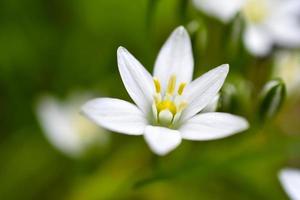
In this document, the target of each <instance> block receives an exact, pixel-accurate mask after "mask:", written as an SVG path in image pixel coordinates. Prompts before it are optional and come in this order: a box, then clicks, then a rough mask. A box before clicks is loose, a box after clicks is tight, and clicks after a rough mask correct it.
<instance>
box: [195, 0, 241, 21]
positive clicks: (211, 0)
mask: <svg viewBox="0 0 300 200" xmlns="http://www.w3.org/2000/svg"><path fill="white" fill-rule="evenodd" d="M244 2H245V0H221V1H220V0H194V4H195V6H196V7H197V8H198V9H200V10H202V11H203V12H205V13H206V14H208V15H211V16H214V17H217V18H219V19H220V20H222V21H223V22H228V21H230V20H231V19H232V18H233V17H234V16H235V15H236V14H237V13H238V12H239V10H240V9H241V7H242V5H243V4H244Z"/></svg>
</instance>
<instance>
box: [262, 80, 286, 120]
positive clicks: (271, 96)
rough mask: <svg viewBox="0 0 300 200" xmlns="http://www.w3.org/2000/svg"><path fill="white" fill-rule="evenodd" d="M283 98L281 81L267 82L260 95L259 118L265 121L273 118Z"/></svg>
mask: <svg viewBox="0 0 300 200" xmlns="http://www.w3.org/2000/svg"><path fill="white" fill-rule="evenodd" d="M285 96H286V89H285V84H284V82H283V81H282V80H281V79H279V78H278V79H273V80H271V81H269V82H267V83H266V84H265V86H264V88H263V90H262V92H261V95H260V98H261V100H260V104H259V112H258V113H259V118H260V119H261V120H265V119H267V118H269V119H270V118H271V117H273V116H274V115H275V114H276V113H277V112H278V111H279V109H280V107H281V105H282V103H283V101H284V99H285Z"/></svg>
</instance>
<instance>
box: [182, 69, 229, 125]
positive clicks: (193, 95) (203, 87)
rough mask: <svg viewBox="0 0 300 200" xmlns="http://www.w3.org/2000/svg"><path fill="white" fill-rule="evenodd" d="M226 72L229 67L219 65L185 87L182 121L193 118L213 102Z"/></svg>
mask: <svg viewBox="0 0 300 200" xmlns="http://www.w3.org/2000/svg"><path fill="white" fill-rule="evenodd" d="M228 70H229V65H227V64H224V65H221V66H219V67H216V68H214V69H212V70H210V71H209V72H207V73H205V74H203V75H202V76H200V77H199V78H197V79H196V80H194V81H193V82H192V83H190V84H189V85H187V87H186V88H185V90H184V92H183V99H184V100H185V101H187V104H188V106H187V108H186V109H185V110H184V112H183V116H182V119H183V120H186V119H188V118H190V117H192V116H194V115H195V114H197V113H198V112H200V111H201V110H202V109H203V108H204V107H205V106H207V105H208V104H209V103H211V102H212V101H213V99H214V98H215V96H216V95H217V93H218V92H219V90H220V88H221V87H222V85H223V83H224V81H225V78H226V76H227V73H228Z"/></svg>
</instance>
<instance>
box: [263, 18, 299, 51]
mask: <svg viewBox="0 0 300 200" xmlns="http://www.w3.org/2000/svg"><path fill="white" fill-rule="evenodd" d="M267 27H268V28H269V29H270V37H272V38H273V39H274V41H275V42H276V44H278V45H281V46H284V47H297V46H299V45H300V36H299V35H300V24H299V17H297V16H291V15H285V16H281V15H278V16H276V17H274V18H273V19H272V20H270V21H268V24H267Z"/></svg>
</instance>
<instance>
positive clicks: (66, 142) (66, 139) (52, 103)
mask: <svg viewBox="0 0 300 200" xmlns="http://www.w3.org/2000/svg"><path fill="white" fill-rule="evenodd" d="M37 116H38V120H39V122H40V124H41V126H42V128H43V129H44V133H45V136H46V137H47V139H48V140H49V141H50V142H51V143H52V144H53V145H54V146H55V147H56V148H57V149H59V150H60V151H62V152H63V153H66V154H68V155H70V156H78V155H80V153H81V152H82V151H83V150H84V146H83V143H82V142H81V140H80V137H79V134H78V133H77V130H76V129H75V128H74V126H73V124H72V119H71V116H70V115H69V112H68V111H67V109H66V107H65V106H63V105H62V104H61V103H60V102H59V101H57V100H56V99H55V98H52V97H44V98H42V99H41V100H40V102H39V103H38V105H37Z"/></svg>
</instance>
